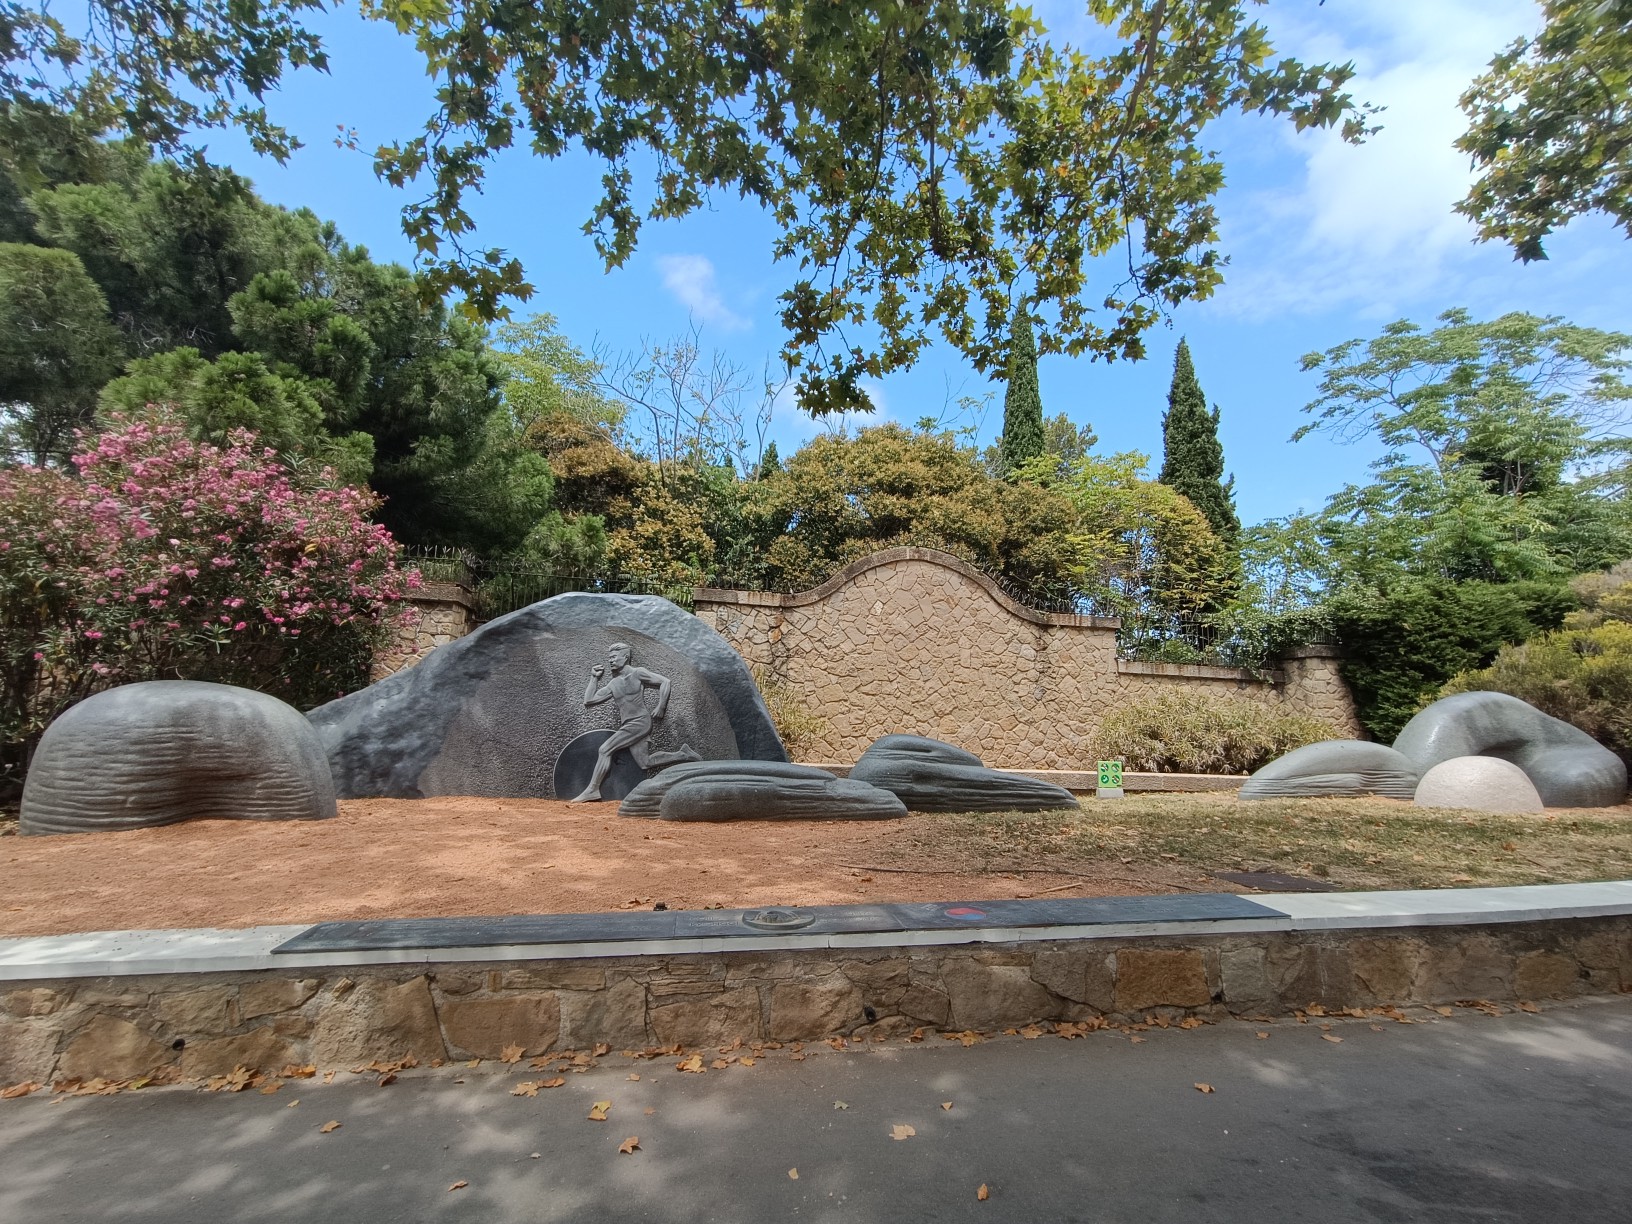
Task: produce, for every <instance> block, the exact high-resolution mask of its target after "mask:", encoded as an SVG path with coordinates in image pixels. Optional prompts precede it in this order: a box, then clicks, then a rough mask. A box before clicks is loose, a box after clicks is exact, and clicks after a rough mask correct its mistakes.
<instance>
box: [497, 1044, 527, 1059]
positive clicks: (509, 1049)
mask: <svg viewBox="0 0 1632 1224" xmlns="http://www.w3.org/2000/svg"><path fill="white" fill-rule="evenodd" d="M526 1052H527V1051H526V1050H525V1049H524V1048H523V1047H522V1046H518V1045H507V1046H505V1047H504V1049H503V1050H502V1051H500V1053H499V1061H500V1062H501V1063H518V1062H520V1061H521V1056H522V1055H523V1054H525V1053H526Z"/></svg>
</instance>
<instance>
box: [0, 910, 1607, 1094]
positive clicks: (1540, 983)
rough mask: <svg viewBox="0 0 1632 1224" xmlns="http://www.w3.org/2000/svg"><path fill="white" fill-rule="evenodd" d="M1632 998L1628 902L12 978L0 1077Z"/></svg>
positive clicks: (193, 1072)
mask: <svg viewBox="0 0 1632 1224" xmlns="http://www.w3.org/2000/svg"><path fill="white" fill-rule="evenodd" d="M1615 992H1632V916H1618V917H1610V918H1586V919H1581V918H1574V919H1563V920H1551V921H1539V922H1528V923H1492V924H1486V925H1461V926H1432V927H1417V928H1381V929H1379V928H1360V929H1342V930H1325V931H1293V932H1285V931H1279V932H1262V933H1256V934H1254V933H1246V934H1221V935H1213V936H1197V937H1195V938H1190V939H1184V938H1178V937H1106V938H1099V939H1073V940H1056V941H1046V940H1040V941H1035V942H1030V941H1028V942H1021V943H1012V944H980V943H977V944H969V943H963V944H940V945H931V946H914V947H882V948H823V949H797V950H780V951H773V952H721V953H688V954H683V955H671V956H614V957H603V958H596V959H584V960H559V961H531V962H521V963H510V964H505V963H463V964H461V963H436V964H431V965H413V966H409V965H403V966H381V965H374V966H369V967H366V968H363V967H357V968H345V969H338V968H323V969H311V968H306V969H291V970H286V971H278V970H264V971H256V972H248V973H213V974H212V973H194V974H163V975H153V976H144V977H110V978H100V979H97V978H89V979H88V978H77V979H73V980H59V981H51V980H41V981H32V982H12V983H5V984H4V985H3V989H0V1086H3V1085H7V1084H12V1083H17V1082H21V1081H24V1080H34V1081H37V1082H41V1083H51V1082H54V1081H58V1080H64V1079H74V1078H77V1079H82V1080H89V1079H92V1078H95V1077H103V1078H106V1079H112V1080H126V1079H131V1078H134V1077H138V1076H144V1075H150V1074H153V1073H155V1072H157V1073H158V1075H159V1077H160V1078H175V1077H180V1078H194V1077H206V1076H211V1075H220V1074H226V1073H229V1072H231V1071H233V1070H234V1069H235V1068H237V1067H246V1068H249V1069H252V1070H256V1069H258V1070H263V1071H268V1072H275V1071H277V1070H278V1069H280V1068H282V1067H283V1066H285V1065H287V1064H291V1063H293V1064H308V1063H309V1064H316V1065H317V1067H318V1068H319V1069H323V1068H342V1069H344V1068H349V1067H351V1066H355V1065H356V1064H358V1063H366V1062H369V1061H372V1060H375V1059H382V1060H392V1059H397V1058H401V1057H404V1056H408V1055H411V1056H413V1057H414V1058H417V1059H418V1060H419V1061H420V1062H422V1063H430V1062H433V1061H436V1060H445V1059H453V1058H497V1057H499V1056H500V1055H501V1053H503V1051H504V1049H505V1047H507V1046H520V1047H521V1048H522V1049H523V1050H524V1052H525V1053H526V1054H527V1055H536V1054H542V1053H544V1052H546V1051H549V1050H560V1049H587V1048H589V1047H591V1046H593V1045H594V1044H596V1043H598V1042H604V1043H606V1044H607V1045H609V1046H611V1047H612V1048H613V1049H627V1048H646V1047H650V1046H652V1045H683V1046H709V1045H718V1044H724V1043H729V1042H731V1041H734V1040H736V1039H738V1038H740V1039H742V1040H743V1041H794V1040H801V1041H804V1040H812V1039H816V1038H821V1037H826V1036H830V1035H843V1036H847V1037H850V1038H852V1039H855V1040H867V1039H870V1038H883V1037H887V1036H891V1035H898V1034H903V1033H909V1032H911V1031H912V1030H913V1029H916V1028H920V1027H924V1028H929V1029H943V1030H952V1031H963V1030H976V1031H991V1030H995V1029H1001V1028H1008V1027H1015V1026H1019V1025H1024V1024H1028V1023H1031V1022H1034V1021H1048V1020H1055V1021H1083V1020H1090V1019H1093V1018H1095V1017H1103V1018H1105V1019H1106V1020H1107V1021H1108V1022H1110V1023H1125V1022H1139V1021H1143V1020H1146V1019H1147V1018H1148V1017H1150V1016H1153V1015H1154V1016H1159V1017H1164V1018H1166V1019H1168V1020H1170V1021H1171V1020H1174V1019H1178V1018H1182V1017H1184V1016H1189V1015H1195V1016H1199V1017H1201V1018H1203V1019H1223V1018H1226V1017H1228V1016H1232V1015H1234V1016H1242V1015H1261V1014H1263V1015H1272V1014H1277V1013H1281V1014H1284V1013H1287V1012H1289V1011H1291V1010H1292V1009H1294V1008H1306V1007H1308V1006H1309V1005H1310V1004H1320V1005H1322V1006H1323V1007H1325V1008H1327V1009H1328V1010H1330V1009H1336V1008H1346V1007H1378V1006H1410V1005H1420V1004H1446V1003H1455V1002H1472V1001H1491V1002H1499V1003H1503V1002H1512V1001H1518V1000H1530V999H1542V998H1555V997H1568V996H1574V995H1582V994H1608V993H1615Z"/></svg>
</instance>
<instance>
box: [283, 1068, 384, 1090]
mask: <svg viewBox="0 0 1632 1224" xmlns="http://www.w3.org/2000/svg"><path fill="white" fill-rule="evenodd" d="M396 1082H397V1073H396V1072H395V1071H387V1072H386V1073H385V1074H384V1075H382V1076H380V1085H379V1086H380V1087H381V1088H389V1087H390V1086H391V1085H392V1084H394V1083H396ZM272 1086H273V1087H274V1088H276V1087H277V1085H276V1084H274V1085H272Z"/></svg>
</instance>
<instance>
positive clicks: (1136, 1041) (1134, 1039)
mask: <svg viewBox="0 0 1632 1224" xmlns="http://www.w3.org/2000/svg"><path fill="white" fill-rule="evenodd" d="M1144 1042H1145V1039H1144V1038H1143V1037H1141V1036H1139V1034H1138V1033H1134V1034H1132V1035H1131V1036H1130V1037H1129V1038H1128V1044H1129V1045H1143V1044H1144Z"/></svg>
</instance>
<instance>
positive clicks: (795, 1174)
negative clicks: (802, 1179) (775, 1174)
mask: <svg viewBox="0 0 1632 1224" xmlns="http://www.w3.org/2000/svg"><path fill="white" fill-rule="evenodd" d="M788 1180H789V1181H798V1180H799V1170H798V1169H789V1170H788Z"/></svg>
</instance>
